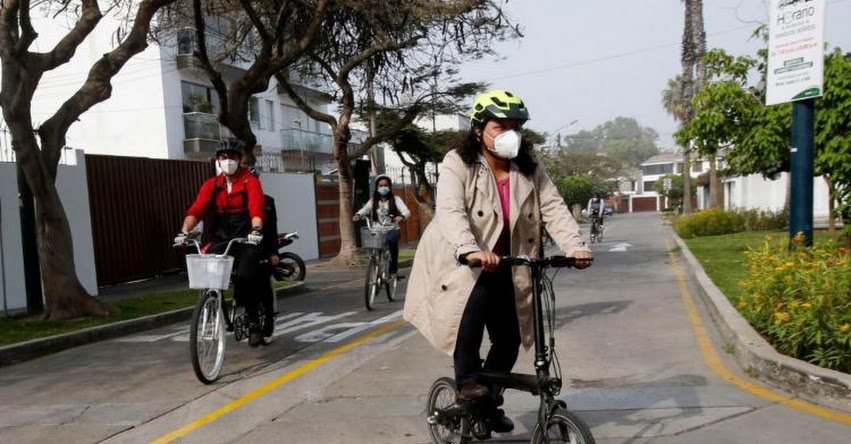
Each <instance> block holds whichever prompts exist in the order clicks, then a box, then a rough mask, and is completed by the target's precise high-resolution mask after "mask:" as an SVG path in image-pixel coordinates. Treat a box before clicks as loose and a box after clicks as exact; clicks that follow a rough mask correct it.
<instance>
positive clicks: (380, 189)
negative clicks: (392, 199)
mask: <svg viewBox="0 0 851 444" xmlns="http://www.w3.org/2000/svg"><path fill="white" fill-rule="evenodd" d="M378 194H380V195H382V196H386V195H388V194H390V187H378Z"/></svg>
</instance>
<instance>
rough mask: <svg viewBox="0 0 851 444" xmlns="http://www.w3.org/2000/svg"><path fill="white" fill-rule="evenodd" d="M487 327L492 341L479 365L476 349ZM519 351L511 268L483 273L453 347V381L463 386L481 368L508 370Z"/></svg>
mask: <svg viewBox="0 0 851 444" xmlns="http://www.w3.org/2000/svg"><path fill="white" fill-rule="evenodd" d="M485 328H487V330H488V336H489V337H490V341H491V348H490V350H489V351H488V356H487V359H485V363H484V366H482V360H481V356H480V355H479V349H480V348H481V345H482V340H483V338H484V330H485ZM519 352H520V327H519V324H518V321H517V306H516V305H515V302H514V283H513V282H512V278H511V270H510V269H500V270H499V271H495V272H483V273H482V274H481V276H480V277H479V280H478V281H476V286H475V287H473V292H472V293H471V294H470V299H469V300H468V301H467V306H466V307H465V308H464V314H463V316H462V317H461V325H460V327H459V329H458V340H457V342H456V344H455V353H454V354H453V358H454V361H455V381H456V383H457V384H458V387H459V388H460V387H461V385H462V384H464V383H467V382H470V381H472V380H475V379H476V376H477V374H478V372H479V370H481V369H482V368H484V369H487V370H493V371H511V369H512V368H513V367H514V363H515V362H517V355H518V353H519Z"/></svg>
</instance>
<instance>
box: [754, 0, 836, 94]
mask: <svg viewBox="0 0 851 444" xmlns="http://www.w3.org/2000/svg"><path fill="white" fill-rule="evenodd" d="M825 1H826V0H771V4H770V5H769V8H770V10H769V14H768V16H769V19H768V23H769V25H768V73H767V74H768V76H767V77H768V85H767V92H766V97H765V104H766V105H774V104H777V103H784V102H791V101H795V100H802V99H808V98H810V97H819V96H821V95H822V93H823V88H822V83H823V77H824V7H825Z"/></svg>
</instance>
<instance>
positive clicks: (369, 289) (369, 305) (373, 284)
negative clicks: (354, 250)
mask: <svg viewBox="0 0 851 444" xmlns="http://www.w3.org/2000/svg"><path fill="white" fill-rule="evenodd" d="M378 258H379V256H378V255H375V254H373V255H371V256H370V257H369V265H367V267H366V283H365V284H364V289H363V290H364V291H363V298H364V302H365V303H366V309H367V310H372V309H373V308H374V304H375V294H376V293H378V274H379V272H378V265H379V264H378Z"/></svg>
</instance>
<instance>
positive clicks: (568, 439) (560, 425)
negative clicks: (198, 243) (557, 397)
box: [532, 407, 594, 444]
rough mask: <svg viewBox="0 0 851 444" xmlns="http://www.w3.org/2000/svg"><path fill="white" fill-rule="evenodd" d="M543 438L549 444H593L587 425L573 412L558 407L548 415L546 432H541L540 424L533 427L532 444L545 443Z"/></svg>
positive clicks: (592, 437)
mask: <svg viewBox="0 0 851 444" xmlns="http://www.w3.org/2000/svg"><path fill="white" fill-rule="evenodd" d="M545 436H546V437H547V438H548V440H547V441H546V442H551V443H569V444H594V436H592V435H591V430H590V429H589V428H588V425H586V424H585V422H584V421H582V419H580V418H579V417H578V416H576V415H575V414H574V413H573V412H571V411H569V410H566V409H563V408H560V407H559V408H556V409H555V410H553V413H552V415H550V419H549V421H548V422H547V430H546V431H542V430H541V425H540V424H537V425H536V426H535V430H533V431H532V444H541V443H543V442H545V441H544V437H545Z"/></svg>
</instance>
